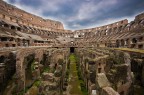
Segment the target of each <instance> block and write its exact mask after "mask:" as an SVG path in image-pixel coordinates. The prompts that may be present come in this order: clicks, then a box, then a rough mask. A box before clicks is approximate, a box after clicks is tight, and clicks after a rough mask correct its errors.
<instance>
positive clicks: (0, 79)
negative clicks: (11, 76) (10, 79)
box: [0, 63, 6, 95]
mask: <svg viewBox="0 0 144 95" xmlns="http://www.w3.org/2000/svg"><path fill="white" fill-rule="evenodd" d="M5 73H6V72H5V64H4V63H0V85H1V86H0V95H2V93H3V90H4V86H5Z"/></svg>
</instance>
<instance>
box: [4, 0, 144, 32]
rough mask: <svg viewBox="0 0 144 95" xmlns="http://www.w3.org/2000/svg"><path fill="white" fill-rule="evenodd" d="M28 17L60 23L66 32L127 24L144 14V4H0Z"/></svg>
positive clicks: (84, 0)
mask: <svg viewBox="0 0 144 95" xmlns="http://www.w3.org/2000/svg"><path fill="white" fill-rule="evenodd" d="M4 1H6V2H8V3H10V4H12V5H15V6H16V7H18V8H21V9H23V10H25V11H27V12H30V13H32V14H35V15H38V16H41V17H44V18H48V19H53V20H58V21H61V22H62V23H63V24H64V27H65V28H66V29H71V30H78V29H81V28H91V27H96V26H102V25H106V24H109V23H113V22H115V21H119V20H122V19H125V18H126V19H128V20H129V21H131V20H133V19H134V16H136V15H137V14H139V13H142V12H144V0H4Z"/></svg>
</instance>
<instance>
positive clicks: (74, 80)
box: [69, 54, 88, 95]
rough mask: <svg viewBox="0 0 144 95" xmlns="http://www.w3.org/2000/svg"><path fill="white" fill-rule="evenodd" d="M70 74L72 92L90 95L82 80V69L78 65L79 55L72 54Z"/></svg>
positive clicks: (78, 94)
mask: <svg viewBox="0 0 144 95" xmlns="http://www.w3.org/2000/svg"><path fill="white" fill-rule="evenodd" d="M69 59H70V70H69V72H70V76H71V79H70V81H69V84H70V85H71V87H72V88H71V89H70V94H77V95H88V94H87V90H86V87H85V84H84V81H83V80H82V76H81V71H80V69H79V65H78V60H79V59H78V57H76V56H75V55H74V54H71V55H70V57H69Z"/></svg>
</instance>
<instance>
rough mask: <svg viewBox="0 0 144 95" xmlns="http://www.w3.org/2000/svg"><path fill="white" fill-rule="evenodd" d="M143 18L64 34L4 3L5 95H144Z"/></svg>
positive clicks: (56, 25) (0, 33) (0, 29)
mask: <svg viewBox="0 0 144 95" xmlns="http://www.w3.org/2000/svg"><path fill="white" fill-rule="evenodd" d="M143 89H144V13H141V14H139V15H137V16H136V17H135V19H134V21H131V22H130V23H128V20H126V19H125V20H122V21H118V22H115V23H112V24H109V25H105V26H100V27H94V28H91V29H82V30H75V31H71V30H65V29H64V27H63V24H62V23H61V22H59V21H53V20H50V19H43V18H41V17H38V16H36V15H33V14H30V13H28V12H25V11H23V10H21V9H18V8H16V7H15V6H12V5H10V4H7V3H5V2H4V1H2V0H1V1H0V95H143V93H144V90H143Z"/></svg>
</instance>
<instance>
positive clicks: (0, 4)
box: [0, 0, 64, 29]
mask: <svg viewBox="0 0 144 95" xmlns="http://www.w3.org/2000/svg"><path fill="white" fill-rule="evenodd" d="M0 18H1V19H5V20H8V21H11V22H14V23H18V24H22V25H26V26H31V27H38V28H54V29H64V27H63V24H62V23H61V22H59V21H54V20H50V19H43V18H41V17H38V16H36V15H33V14H31V13H28V12H25V11H23V10H21V9H18V8H17V7H15V6H12V5H10V4H7V3H5V2H4V1H2V0H1V1H0Z"/></svg>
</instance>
